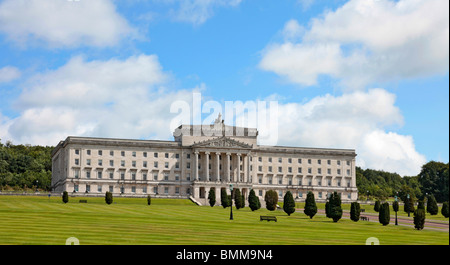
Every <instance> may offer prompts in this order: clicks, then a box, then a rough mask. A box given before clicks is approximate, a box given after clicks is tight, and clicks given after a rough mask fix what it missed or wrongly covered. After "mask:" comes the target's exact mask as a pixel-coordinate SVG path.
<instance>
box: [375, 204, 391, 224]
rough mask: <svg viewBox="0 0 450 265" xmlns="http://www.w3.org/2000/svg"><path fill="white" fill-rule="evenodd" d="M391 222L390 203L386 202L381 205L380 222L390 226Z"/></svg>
mask: <svg viewBox="0 0 450 265" xmlns="http://www.w3.org/2000/svg"><path fill="white" fill-rule="evenodd" d="M390 220H391V215H390V210H389V203H388V202H385V203H383V204H381V205H380V211H379V214H378V221H379V222H380V224H382V225H388V224H389V221H390Z"/></svg>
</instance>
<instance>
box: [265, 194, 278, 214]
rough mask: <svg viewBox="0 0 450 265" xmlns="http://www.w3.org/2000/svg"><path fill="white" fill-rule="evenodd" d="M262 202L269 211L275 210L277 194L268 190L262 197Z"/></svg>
mask: <svg viewBox="0 0 450 265" xmlns="http://www.w3.org/2000/svg"><path fill="white" fill-rule="evenodd" d="M264 201H265V202H266V208H267V210H269V211H274V210H275V209H276V208H277V203H278V194H277V192H276V191H274V190H268V191H267V192H266V195H265V196H264Z"/></svg>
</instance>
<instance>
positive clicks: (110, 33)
mask: <svg viewBox="0 0 450 265" xmlns="http://www.w3.org/2000/svg"><path fill="white" fill-rule="evenodd" d="M0 33H3V34H5V35H6V36H7V37H8V39H10V40H12V41H13V42H15V43H18V44H19V45H21V46H27V45H29V43H30V42H31V43H36V42H37V43H43V44H44V45H49V46H50V47H78V46H96V47H105V46H113V45H116V44H117V43H118V42H119V41H120V40H121V39H122V38H125V37H137V32H136V30H135V29H133V28H132V27H131V26H130V25H129V24H128V22H127V21H126V20H125V19H124V18H123V17H122V16H121V15H120V14H118V13H117V11H116V8H115V6H114V4H113V3H112V2H111V1H110V0H95V1H64V0H63V1H61V0H47V1H40V0H5V1H2V2H1V3H0Z"/></svg>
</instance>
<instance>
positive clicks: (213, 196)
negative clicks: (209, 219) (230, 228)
mask: <svg viewBox="0 0 450 265" xmlns="http://www.w3.org/2000/svg"><path fill="white" fill-rule="evenodd" d="M208 200H209V205H210V206H211V207H213V206H214V204H216V191H215V190H214V189H210V190H209V193H208Z"/></svg>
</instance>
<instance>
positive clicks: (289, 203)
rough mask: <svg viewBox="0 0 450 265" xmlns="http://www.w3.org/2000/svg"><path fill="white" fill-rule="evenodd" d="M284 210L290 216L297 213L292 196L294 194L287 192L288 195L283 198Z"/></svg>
mask: <svg viewBox="0 0 450 265" xmlns="http://www.w3.org/2000/svg"><path fill="white" fill-rule="evenodd" d="M283 210H284V212H285V213H287V214H288V215H289V216H290V215H291V214H292V213H295V201H294V196H292V193H291V192H290V191H287V192H286V194H285V195H284V198H283Z"/></svg>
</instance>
